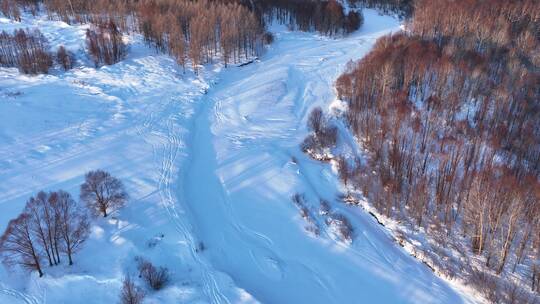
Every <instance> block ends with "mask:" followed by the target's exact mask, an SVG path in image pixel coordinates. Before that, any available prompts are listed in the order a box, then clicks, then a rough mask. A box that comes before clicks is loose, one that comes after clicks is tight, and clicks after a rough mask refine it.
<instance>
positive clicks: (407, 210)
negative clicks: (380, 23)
mask: <svg viewBox="0 0 540 304" xmlns="http://www.w3.org/2000/svg"><path fill="white" fill-rule="evenodd" d="M539 33H540V2H538V1H534V0H519V1H498V0H490V1H473V0H459V1H455V0H454V1H451V0H437V1H433V0H418V1H416V3H415V11H414V14H413V17H412V18H411V19H409V20H408V21H407V23H406V31H404V32H401V33H397V34H393V35H390V36H386V37H383V38H381V39H380V40H379V41H377V43H376V45H375V47H374V49H373V50H372V51H371V53H369V54H368V55H367V56H366V57H365V58H363V59H362V60H360V61H358V62H356V63H353V64H351V65H350V66H349V67H348V71H347V72H346V73H344V74H343V75H342V76H341V77H340V78H339V79H338V80H337V83H336V87H337V91H338V95H339V97H340V98H341V99H342V100H344V101H346V102H347V104H348V110H347V112H346V114H345V120H346V122H347V125H348V127H349V128H350V130H351V131H352V132H353V133H354V135H355V136H356V138H357V140H358V142H359V143H360V144H361V146H362V147H364V148H365V149H367V151H368V161H367V162H362V161H360V160H358V161H350V160H344V159H341V160H339V162H338V163H339V164H340V165H339V167H340V176H341V178H342V180H343V181H344V182H345V183H346V184H347V185H348V186H349V187H351V188H356V189H358V190H361V191H362V193H363V194H364V196H366V197H367V198H368V201H369V202H370V203H372V204H373V205H374V206H375V207H376V208H377V209H378V210H379V211H380V212H381V213H382V214H384V215H386V216H387V217H391V218H394V219H397V220H399V221H402V222H406V223H409V225H410V226H411V227H414V229H416V230H418V229H423V230H425V231H426V232H427V233H428V234H429V235H430V236H431V237H432V238H434V239H435V240H436V241H437V246H438V247H439V248H440V250H438V252H437V255H439V257H441V258H443V261H445V262H442V263H441V265H438V266H439V267H438V268H439V269H441V271H443V272H445V273H446V274H447V275H448V276H450V277H453V276H456V275H457V276H467V278H468V279H469V280H468V281H469V282H471V283H473V284H475V285H476V286H477V287H478V288H479V289H480V290H481V291H483V292H484V294H485V295H486V297H487V298H488V299H490V300H491V301H492V302H494V303H500V302H506V303H518V302H519V303H528V302H531V303H534V301H535V299H536V301H537V300H538V297H537V296H536V297H534V296H532V297H531V296H529V292H527V290H526V289H527V288H524V289H522V288H521V287H522V286H529V287H528V290H529V291H532V292H533V293H534V292H536V293H537V294H538V293H540V286H539V277H540V264H539V261H540V234H539V233H538V231H540V183H539V178H540V35H539ZM311 129H312V130H313V128H311ZM323 130H324V129H323ZM314 131H316V130H314ZM318 133H319V134H322V135H323V136H322V138H324V134H325V133H324V132H321V131H319V132H318ZM314 134H317V132H314ZM316 137H317V136H316V135H313V136H312V138H316ZM306 143H307V144H306ZM304 145H305V146H304V150H307V151H311V152H313V151H314V147H317V145H318V147H319V148H320V147H321V144H319V143H317V142H313V140H311V142H309V141H307V142H305V143H304ZM327 146H328V145H327ZM461 240H463V241H461ZM463 244H468V245H466V247H465V248H464V245H463ZM445 248H457V252H462V253H467V252H469V253H470V255H467V254H463V256H462V257H460V258H456V257H454V256H452V255H451V254H449V253H448V251H447V250H446V249H445ZM468 256H472V257H473V258H474V259H475V260H476V261H480V262H479V263H482V264H483V265H484V267H472V266H471V265H476V264H475V263H474V262H472V261H471V260H469V258H468ZM460 259H467V260H466V262H463V260H460ZM457 269H460V270H457ZM514 273H519V274H520V275H519V276H518V277H520V278H521V279H522V281H524V283H523V284H520V283H519V282H518V283H515V282H516V281H514V280H511V279H509V278H510V277H511V276H513V275H514ZM498 277H502V278H504V279H503V280H497V279H496V278H498ZM518 281H519V280H518Z"/></svg>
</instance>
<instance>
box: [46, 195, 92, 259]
mask: <svg viewBox="0 0 540 304" xmlns="http://www.w3.org/2000/svg"><path fill="white" fill-rule="evenodd" d="M51 201H53V202H54V203H53V208H54V212H55V216H56V218H57V221H58V223H59V227H58V229H59V234H60V238H61V240H62V243H63V244H62V247H61V248H62V251H63V252H64V253H65V254H66V255H67V257H68V261H69V265H73V254H74V253H75V252H77V250H79V249H80V248H81V245H82V244H83V243H84V241H85V240H86V239H87V238H88V234H89V228H90V223H89V221H88V217H87V215H86V212H85V211H84V210H83V209H81V208H80V207H79V206H77V203H76V202H75V200H73V199H72V198H71V195H70V194H69V193H68V192H65V191H62V190H59V191H57V192H53V193H52V194H51Z"/></svg>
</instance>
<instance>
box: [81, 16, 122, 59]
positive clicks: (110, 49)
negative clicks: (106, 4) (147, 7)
mask: <svg viewBox="0 0 540 304" xmlns="http://www.w3.org/2000/svg"><path fill="white" fill-rule="evenodd" d="M86 48H87V49H88V53H89V55H90V57H91V58H92V60H93V61H94V64H95V65H96V67H98V66H100V65H103V64H105V65H112V64H115V63H117V62H119V61H121V60H122V59H123V58H124V57H125V56H126V54H127V47H126V45H125V44H124V41H123V40H122V33H121V32H120V30H119V29H118V26H117V25H116V23H114V21H113V20H112V19H110V20H108V21H106V22H99V23H96V24H93V25H92V27H91V28H89V29H87V30H86Z"/></svg>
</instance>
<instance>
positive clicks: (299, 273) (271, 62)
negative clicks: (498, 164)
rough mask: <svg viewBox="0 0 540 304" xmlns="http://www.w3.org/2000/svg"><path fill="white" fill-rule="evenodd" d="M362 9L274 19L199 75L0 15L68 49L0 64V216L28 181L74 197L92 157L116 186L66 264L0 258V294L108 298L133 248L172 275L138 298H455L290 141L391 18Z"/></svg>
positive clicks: (77, 32) (37, 21)
mask: <svg viewBox="0 0 540 304" xmlns="http://www.w3.org/2000/svg"><path fill="white" fill-rule="evenodd" d="M364 16H365V25H364V26H363V28H362V29H361V30H360V31H359V32H357V33H354V34H353V35H351V36H349V37H346V38H342V39H336V40H333V39H328V38H323V37H319V36H317V35H314V34H306V33H298V32H289V31H287V30H285V29H284V28H283V27H279V26H276V27H273V31H274V32H275V35H276V42H275V43H274V44H272V45H271V46H270V47H269V49H268V51H267V53H266V54H265V55H264V56H262V57H261V58H260V60H259V61H257V62H254V63H252V64H249V65H247V66H244V67H232V68H228V69H222V68H221V66H220V65H219V64H216V65H208V66H206V67H205V68H204V69H203V71H202V73H201V74H200V75H198V76H197V75H194V74H193V73H191V72H187V73H186V74H183V73H182V71H181V68H179V67H178V66H177V65H176V64H175V63H174V62H173V61H172V60H171V59H169V58H168V57H167V56H163V55H156V54H155V53H154V52H153V51H152V50H150V49H148V48H147V47H145V46H144V45H143V44H142V43H141V39H140V37H137V36H130V37H129V39H130V54H129V56H128V58H127V59H126V60H124V61H122V62H121V63H118V64H116V65H114V66H109V67H103V68H99V69H94V68H93V67H92V65H91V64H89V63H87V60H85V59H84V52H83V49H84V30H85V27H84V26H68V25H66V24H64V23H62V22H53V21H47V20H45V19H44V18H25V19H24V20H23V22H22V23H13V22H11V21H9V20H7V19H0V30H3V29H6V30H12V29H14V28H20V27H38V28H39V29H40V30H41V31H43V32H44V34H45V35H46V37H47V38H48V39H49V41H50V43H51V46H52V47H53V49H56V47H57V46H58V45H60V44H64V45H66V46H67V47H68V48H69V49H70V50H72V51H74V52H76V53H77V54H78V57H79V58H80V64H79V66H78V67H77V68H75V69H73V70H71V71H69V72H67V73H63V72H60V71H53V72H52V74H51V75H45V76H43V75H42V76H33V77H29V76H22V75H20V74H19V73H18V72H17V70H16V69H5V68H4V69H0V210H1V212H0V230H3V229H4V228H5V226H6V225H7V222H8V221H9V219H11V218H14V217H15V216H16V215H17V214H18V213H19V212H20V211H21V210H22V208H23V207H24V203H25V200H26V199H27V198H28V197H29V196H31V195H33V194H34V193H35V192H37V191H38V190H41V189H44V190H55V189H59V188H62V189H65V190H68V191H70V192H71V193H72V194H73V195H75V196H78V187H79V185H80V184H81V183H82V180H83V175H84V173H85V172H86V171H89V170H92V169H97V168H102V169H105V170H107V171H110V172H111V173H112V174H113V175H115V176H117V177H119V178H121V179H122V180H123V181H124V182H125V184H126V186H127V188H128V190H129V193H130V195H131V201H130V202H129V204H128V205H127V206H126V207H125V208H123V209H122V210H120V211H119V212H117V213H115V214H113V216H112V217H111V218H109V219H108V220H103V219H98V220H96V221H95V222H94V225H93V227H92V234H91V237H90V239H89V241H88V242H87V243H86V244H85V246H84V248H83V249H82V251H81V252H80V253H78V254H77V255H76V256H75V264H76V265H75V266H74V267H67V266H59V267H55V268H50V267H46V268H45V273H46V275H45V277H43V278H38V277H37V276H36V274H32V275H30V276H29V275H28V274H22V273H17V272H14V271H12V270H9V269H5V268H4V267H3V266H0V303H73V302H74V299H77V300H76V302H77V303H81V302H82V303H114V302H116V301H117V299H118V292H119V290H120V286H121V280H122V276H123V275H124V274H125V273H127V272H131V273H134V271H135V270H134V260H133V259H134V257H135V256H137V255H143V256H145V257H147V258H149V259H150V260H152V261H153V262H155V264H157V265H164V266H167V267H169V269H170V270H171V271H172V273H173V283H172V284H171V285H169V287H167V288H166V289H165V290H163V291H160V292H157V293H155V292H150V293H149V294H148V296H147V299H146V302H145V303H178V302H182V303H184V302H185V303H255V302H262V303H358V302H367V303H373V302H377V303H452V304H453V303H461V302H464V301H466V300H464V298H463V297H462V295H460V294H459V293H457V292H456V291H454V290H453V289H452V288H451V287H449V286H448V285H447V284H446V283H445V282H444V281H442V280H440V279H439V278H437V277H436V276H435V275H434V274H433V273H432V272H431V271H430V270H429V269H428V268H427V267H426V266H425V265H423V264H421V263H420V262H418V261H417V260H415V259H414V258H412V257H410V256H409V255H408V254H407V253H406V252H405V251H404V250H403V249H402V248H400V247H399V246H396V244H395V243H394V242H393V241H392V239H391V237H390V236H389V235H388V234H387V232H385V231H384V230H382V229H381V227H380V226H379V225H378V224H377V223H376V222H375V221H374V220H373V219H372V218H371V217H370V216H369V215H367V214H365V213H363V212H362V210H361V209H359V208H351V207H348V206H345V205H343V204H340V203H338V202H337V201H336V197H337V195H338V194H339V193H338V189H339V187H338V181H337V180H336V178H335V176H334V174H333V173H332V171H331V169H330V168H329V167H328V166H324V165H321V164H320V163H318V162H315V161H312V160H310V159H308V158H307V157H305V156H304V155H303V154H302V153H301V152H300V151H299V149H298V144H299V142H300V141H301V140H302V139H303V138H304V136H305V134H306V130H305V120H306V118H307V114H308V113H309V110H310V109H311V108H312V107H314V106H317V105H320V106H323V107H327V106H328V105H329V104H330V103H331V102H332V100H334V98H335V97H334V91H333V82H334V80H335V79H336V77H337V76H338V75H339V73H340V72H341V71H342V70H343V68H344V66H345V64H346V63H347V62H348V61H349V60H351V59H352V60H354V59H358V58H360V57H362V56H363V55H364V54H365V53H366V52H367V51H368V50H369V49H370V47H371V46H372V45H373V43H374V41H375V39H376V38H377V37H379V36H381V35H383V34H385V33H388V32H390V31H396V30H398V29H399V24H398V22H397V21H396V20H394V19H392V18H390V17H384V16H379V15H378V14H377V13H375V12H374V11H365V12H364ZM293 156H294V158H295V159H296V161H293ZM295 193H303V194H305V197H306V200H307V203H306V205H307V207H308V208H309V209H310V210H309V211H310V214H311V215H312V219H313V223H312V224H313V225H316V226H318V227H319V229H320V235H319V236H315V235H312V234H310V233H308V232H306V230H305V229H304V226H306V221H305V220H304V219H303V218H302V217H301V216H300V213H299V212H298V209H297V207H296V206H295V205H294V204H293V203H292V201H291V196H292V195H293V194H295ZM320 198H324V199H326V200H328V201H329V202H330V204H331V206H332V209H333V210H334V211H335V212H339V213H341V214H344V215H346V216H347V217H348V218H349V220H350V221H351V223H352V224H353V227H354V229H355V235H354V241H353V242H352V244H350V245H349V244H346V243H344V242H342V241H340V240H339V239H338V238H337V237H336V236H335V234H334V233H333V231H332V230H331V229H328V228H327V227H326V225H325V223H324V216H322V215H319V213H318V210H317V209H318V204H319V199H320ZM203 247H204V249H203Z"/></svg>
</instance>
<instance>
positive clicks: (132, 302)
mask: <svg viewBox="0 0 540 304" xmlns="http://www.w3.org/2000/svg"><path fill="white" fill-rule="evenodd" d="M144 296H145V294H144V291H143V290H142V289H141V288H140V287H139V286H137V285H135V283H134V282H133V281H132V280H131V276H129V275H127V276H126V277H125V278H124V282H123V284H122V292H121V293H120V303H121V304H140V303H142V301H143V299H144Z"/></svg>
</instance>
